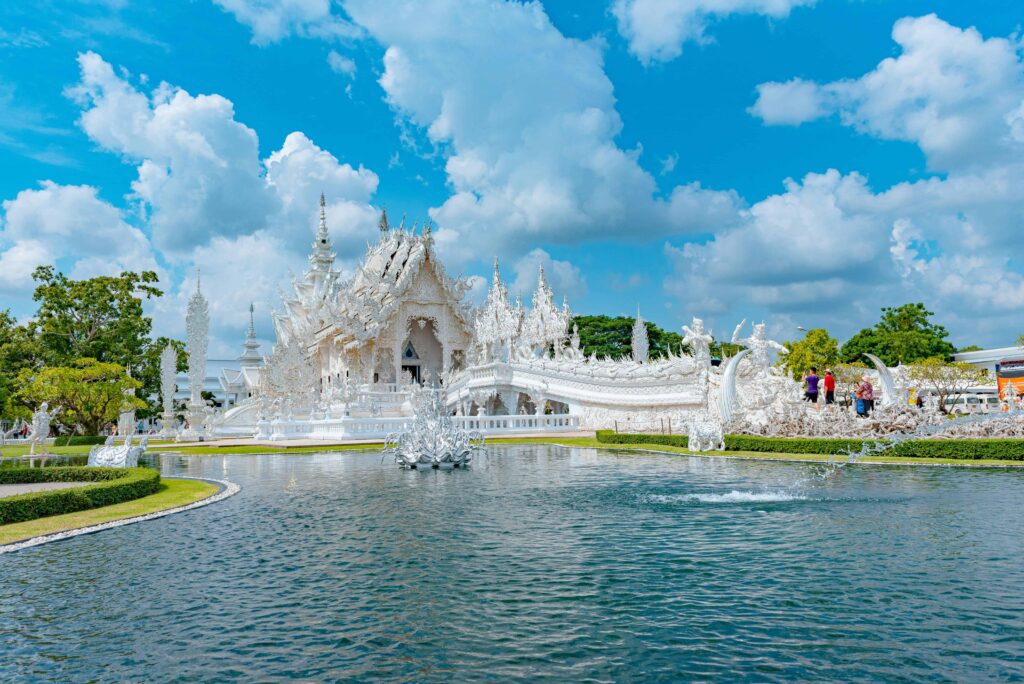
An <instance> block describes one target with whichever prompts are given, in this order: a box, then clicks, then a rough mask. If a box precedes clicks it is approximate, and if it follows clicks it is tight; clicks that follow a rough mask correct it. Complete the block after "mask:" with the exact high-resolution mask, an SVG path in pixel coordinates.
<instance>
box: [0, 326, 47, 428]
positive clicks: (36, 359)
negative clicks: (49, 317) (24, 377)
mask: <svg viewBox="0 0 1024 684" xmlns="http://www.w3.org/2000/svg"><path fill="white" fill-rule="evenodd" d="M41 363H42V361H41V358H40V348H39V339H38V337H37V335H36V333H35V328H34V326H33V325H31V324H28V325H19V324H18V322H17V321H16V320H15V319H14V317H13V316H12V315H11V312H10V311H0V417H3V418H16V417H21V418H27V417H28V409H27V408H26V407H25V406H23V405H21V404H19V403H18V402H17V401H16V400H15V394H14V390H15V389H16V388H17V382H16V379H17V377H18V373H20V372H21V371H22V370H23V369H26V368H36V367H38V366H39V365H41Z"/></svg>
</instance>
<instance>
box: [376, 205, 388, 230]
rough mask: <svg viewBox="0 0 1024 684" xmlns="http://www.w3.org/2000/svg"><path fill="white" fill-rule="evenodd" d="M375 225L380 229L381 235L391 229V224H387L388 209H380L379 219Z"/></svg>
mask: <svg viewBox="0 0 1024 684" xmlns="http://www.w3.org/2000/svg"><path fill="white" fill-rule="evenodd" d="M377 227H378V228H379V229H380V235H381V237H384V236H385V235H387V234H388V231H390V230H391V226H389V225H388V210H387V208H384V209H381V210H380V221H378V222H377Z"/></svg>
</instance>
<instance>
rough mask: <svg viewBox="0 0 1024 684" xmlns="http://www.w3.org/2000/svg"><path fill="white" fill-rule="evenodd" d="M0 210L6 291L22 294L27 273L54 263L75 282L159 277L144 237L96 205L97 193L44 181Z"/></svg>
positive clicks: (112, 211) (118, 213) (1, 259)
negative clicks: (126, 274)
mask: <svg viewBox="0 0 1024 684" xmlns="http://www.w3.org/2000/svg"><path fill="white" fill-rule="evenodd" d="M2 207H3V222H2V223H0V267H2V268H0V271H2V273H3V275H2V276H0V278H2V281H3V283H4V285H5V286H6V287H7V288H8V289H10V290H20V291H22V292H27V291H28V290H30V289H31V287H32V279H31V274H32V270H33V269H34V268H35V267H36V266H40V265H44V264H51V263H54V261H55V260H57V259H61V260H63V261H64V262H65V263H67V264H69V268H70V273H69V275H71V276H72V277H75V278H81V277H91V276H96V275H113V274H116V273H120V272H121V271H124V270H134V271H140V270H155V271H161V269H160V268H159V267H158V265H157V263H156V260H155V258H154V256H153V252H152V249H151V248H150V245H149V240H148V239H147V238H146V236H145V235H144V234H143V233H142V231H141V230H139V229H138V228H135V227H133V226H130V225H128V224H127V223H126V222H125V220H124V217H123V216H122V215H121V211H120V210H118V209H117V208H116V207H114V206H112V205H110V204H108V203H107V202H105V201H103V200H102V199H100V198H99V196H98V195H97V190H96V188H93V187H90V186H88V185H58V184H56V183H54V182H52V181H43V182H42V183H40V187H39V188H38V189H29V190H22V191H21V192H19V193H18V194H17V195H16V196H15V197H14V199H9V200H4V202H3V204H2ZM4 245H6V246H7V247H6V249H4Z"/></svg>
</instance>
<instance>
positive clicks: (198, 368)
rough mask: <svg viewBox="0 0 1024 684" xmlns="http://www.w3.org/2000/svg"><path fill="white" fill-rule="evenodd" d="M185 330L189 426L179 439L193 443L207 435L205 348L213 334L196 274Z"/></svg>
mask: <svg viewBox="0 0 1024 684" xmlns="http://www.w3.org/2000/svg"><path fill="white" fill-rule="evenodd" d="M185 331H186V335H187V336H188V387H189V400H188V406H187V409H186V414H185V415H186V421H187V422H188V425H187V427H186V428H185V429H184V430H182V431H181V432H180V433H179V434H178V436H177V440H178V441H179V442H194V441H198V440H201V439H204V438H205V437H206V421H207V418H208V416H209V411H208V408H207V406H206V401H205V400H204V399H203V381H204V380H205V379H206V350H207V345H208V344H209V334H210V307H209V304H207V302H206V298H205V297H204V296H203V292H202V289H201V287H200V281H199V274H198V273H197V274H196V291H195V293H194V294H193V295H192V297H190V298H189V300H188V311H187V312H186V314H185Z"/></svg>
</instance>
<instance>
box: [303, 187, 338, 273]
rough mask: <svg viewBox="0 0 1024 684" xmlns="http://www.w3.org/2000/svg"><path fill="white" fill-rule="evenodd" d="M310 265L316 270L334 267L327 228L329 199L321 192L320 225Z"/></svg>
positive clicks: (326, 269) (327, 269) (310, 256)
mask: <svg viewBox="0 0 1024 684" xmlns="http://www.w3.org/2000/svg"><path fill="white" fill-rule="evenodd" d="M309 265H310V266H311V267H312V269H313V270H314V271H322V272H326V271H330V270H331V268H333V267H334V252H333V251H331V233H330V231H329V230H327V201H326V199H325V198H324V194H323V193H320V225H319V226H317V229H316V240H315V241H314V242H313V253H312V254H310V255H309Z"/></svg>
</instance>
